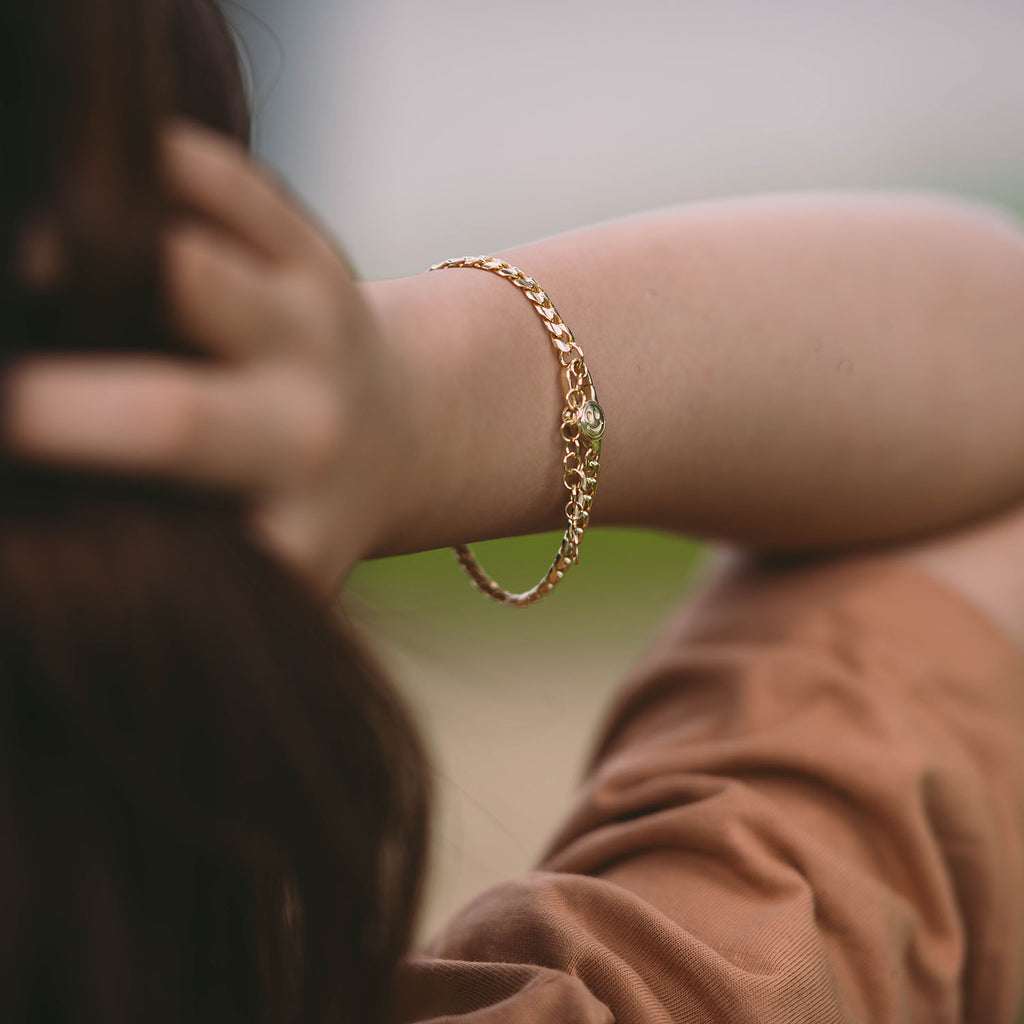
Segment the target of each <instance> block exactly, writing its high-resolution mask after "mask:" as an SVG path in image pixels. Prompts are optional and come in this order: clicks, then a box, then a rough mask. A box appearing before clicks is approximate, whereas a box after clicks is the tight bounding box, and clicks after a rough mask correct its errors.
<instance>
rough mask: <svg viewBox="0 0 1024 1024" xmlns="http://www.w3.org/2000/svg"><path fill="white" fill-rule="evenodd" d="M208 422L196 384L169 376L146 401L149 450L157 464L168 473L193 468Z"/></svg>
mask: <svg viewBox="0 0 1024 1024" xmlns="http://www.w3.org/2000/svg"><path fill="white" fill-rule="evenodd" d="M207 420H208V417H207V415H206V408H205V402H204V401H203V395H202V392H201V390H200V389H199V387H198V386H197V384H196V383H195V382H193V381H190V380H188V379H187V378H185V377H183V376H179V375H171V374H168V375H166V376H165V377H164V378H163V379H162V380H161V381H160V382H159V384H156V385H154V386H153V388H152V389H151V392H150V394H149V395H148V396H147V400H146V418H145V430H146V432H147V433H148V438H147V442H148V443H147V444H146V447H147V448H148V449H149V450H150V452H151V453H152V457H153V459H154V461H155V462H156V463H157V464H158V465H159V466H161V467H163V468H166V469H169V470H180V469H183V468H188V467H190V466H191V465H192V464H193V463H194V462H195V460H196V457H197V454H198V452H199V451H200V445H201V442H202V438H203V436H204V434H205V432H206V428H207V425H208V424H207ZM139 429H142V428H141V427H140V428H139Z"/></svg>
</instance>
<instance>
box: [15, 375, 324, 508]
mask: <svg viewBox="0 0 1024 1024" xmlns="http://www.w3.org/2000/svg"><path fill="white" fill-rule="evenodd" d="M4 384H5V398H6V402H5V411H6V415H5V419H4V423H3V424H0V431H2V437H3V440H4V442H5V444H6V445H7V446H9V448H10V449H11V451H12V452H14V453H15V454H16V455H19V456H21V457H23V458H26V459H29V460H31V461H38V462H44V463H50V464H59V465H67V466H73V467H76V468H80V469H87V470H102V471H110V472H115V473H119V472H125V473H131V474H141V475H145V476H153V477H159V478H169V479H174V480H179V481H182V482H188V483H195V484H200V485H212V486H215V487H221V488H230V489H235V490H243V491H259V490H265V489H273V488H283V487H286V486H289V485H290V484H291V483H292V481H294V480H295V479H296V478H298V477H300V476H301V475H302V474H303V473H309V472H310V471H311V468H316V469H318V470H319V469H320V468H321V467H322V465H323V464H324V462H325V459H326V456H325V452H327V451H329V450H333V449H332V448H331V446H332V445H333V443H334V438H333V436H332V434H331V432H332V431H333V430H334V429H335V428H334V424H333V421H332V413H331V410H330V409H329V408H328V407H327V406H326V405H325V404H324V402H323V401H322V400H321V399H320V398H319V397H318V396H314V397H313V399H312V400H311V398H310V396H309V395H308V394H307V393H306V392H305V391H304V390H303V388H302V387H301V382H299V381H298V380H288V379H285V380H278V379H276V378H275V374H274V373H261V374H248V375H246V374H243V373H242V372H240V371H238V370H235V371H224V370H217V369H209V368H205V367H204V368H191V367H184V366H182V365H181V364H180V363H178V362H176V361H174V360H164V359H159V358H157V357H152V358H135V359H124V358H121V359H118V358H99V357H97V358H93V359H76V358H68V357H59V358H58V357H52V358H46V359H42V358H37V359H34V360H31V361H27V362H24V363H21V364H19V365H17V366H15V367H12V368H11V369H10V370H9V371H8V375H7V377H6V379H5V381H4Z"/></svg>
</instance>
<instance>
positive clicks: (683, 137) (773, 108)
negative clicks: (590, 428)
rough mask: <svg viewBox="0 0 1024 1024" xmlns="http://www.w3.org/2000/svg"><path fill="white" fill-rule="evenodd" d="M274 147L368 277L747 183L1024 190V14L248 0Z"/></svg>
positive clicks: (1013, 6) (770, 0)
mask: <svg viewBox="0 0 1024 1024" xmlns="http://www.w3.org/2000/svg"><path fill="white" fill-rule="evenodd" d="M241 5H242V8H244V9H247V10H248V11H250V12H252V14H254V15H257V16H258V17H259V18H261V19H262V20H263V21H264V22H265V23H266V25H267V26H268V27H269V29H270V31H272V33H273V35H274V36H276V38H277V40H278V43H277V44H275V43H274V42H273V41H272V40H271V39H270V37H269V35H268V33H267V31H266V30H262V29H260V28H259V26H258V24H257V23H256V21H255V19H254V18H252V17H247V16H246V15H245V13H243V10H242V9H241V8H235V7H233V8H232V9H233V10H234V12H235V13H234V15H233V16H234V20H235V22H236V24H237V25H238V26H239V28H240V29H241V30H242V32H243V34H244V36H245V39H246V42H247V44H248V46H249V47H250V49H251V50H252V53H253V57H254V65H255V70H256V76H255V77H256V91H257V97H258V105H259V107H260V122H259V136H258V144H259V148H260V150H261V152H262V153H263V154H264V155H265V157H266V158H267V159H268V160H270V161H271V162H272V163H274V164H275V165H276V166H277V167H278V168H280V170H281V171H282V172H283V173H284V174H285V175H286V176H287V177H288V178H289V179H290V180H291V181H292V183H293V184H294V185H295V186H296V187H297V188H298V190H299V191H300V193H301V194H302V195H304V196H305V197H306V199H307V200H308V201H309V202H310V203H311V204H312V206H313V207H314V208H315V209H316V210H317V211H318V212H319V213H320V215H321V216H322V217H323V218H324V219H325V220H326V221H327V222H328V223H329V224H330V226H331V227H332V228H333V229H335V231H336V232H337V233H338V234H339V236H340V237H341V239H342V241H343V243H344V245H345V246H346V248H347V249H348V251H349V252H350V253H351V255H352V256H353V258H354V259H355V261H356V263H357V265H358V266H359V267H360V269H361V271H362V272H363V273H365V274H366V275H368V276H385V275H394V274H400V273H412V272H415V271H418V270H420V269H422V268H425V267H426V266H429V265H430V264H431V263H434V262H436V261H437V260H439V259H442V258H444V257H446V256H449V255H461V254H463V253H469V252H471V251H472V252H474V253H475V252H477V251H487V250H494V249H500V248H504V247H507V246H510V245H513V244H516V243H519V242H525V241H529V240H532V239H534V238H538V237H543V236H545V235H548V234H552V233H555V232H558V231H562V230H564V229H567V228H572V227H576V226H579V225H582V224H586V223H589V222H592V221H595V220H599V219H604V218H607V217H611V216H617V215H620V214H624V213H629V212H632V211H636V210H640V209H646V208H650V207H655V206H660V205H667V204H672V203H677V202H681V201H686V200H692V199H696V198H706V197H712V196H721V195H726V194H734V193H738V192H748V191H761V190H775V189H790V188H807V187H837V186H838V187H845V186H867V187H876V186H887V185H898V186H907V185H910V186H923V187H932V188H941V189H946V190H951V191H956V192H964V193H970V194H975V195H980V196H983V197H989V198H994V199H1002V200H1005V201H1010V202H1016V201H1017V200H1018V198H1019V197H1020V196H1021V195H1022V194H1024V4H1021V3H1020V2H1018V0H675V2H673V0H630V2H629V3H626V2H609V0H546V2H545V0H516V2H515V3H497V2H482V0H362V2H345V0H241Z"/></svg>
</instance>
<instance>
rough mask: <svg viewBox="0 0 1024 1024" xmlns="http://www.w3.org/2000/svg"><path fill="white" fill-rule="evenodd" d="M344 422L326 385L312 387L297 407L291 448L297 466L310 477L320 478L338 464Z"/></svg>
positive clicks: (295, 408) (293, 422) (302, 473)
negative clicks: (324, 386)
mask: <svg viewBox="0 0 1024 1024" xmlns="http://www.w3.org/2000/svg"><path fill="white" fill-rule="evenodd" d="M342 431H343V424H342V417H341V412H340V406H339V403H338V402H337V400H336V398H335V396H334V395H333V394H332V393H331V391H330V390H329V389H327V388H323V387H318V388H316V389H310V390H309V392H308V393H307V394H306V395H305V396H304V398H303V400H302V402H297V403H296V404H295V406H294V416H293V419H292V448H293V451H294V452H295V456H296V469H297V470H298V471H299V473H300V474H301V475H302V476H303V477H304V478H306V479H308V480H319V479H322V478H324V477H325V476H327V475H329V474H330V473H331V472H332V470H333V469H334V468H335V467H336V465H337V462H338V458H339V448H340V442H341V438H342Z"/></svg>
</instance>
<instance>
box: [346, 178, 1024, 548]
mask: <svg viewBox="0 0 1024 1024" xmlns="http://www.w3.org/2000/svg"><path fill="white" fill-rule="evenodd" d="M449 255H465V254H463V253H443V254H438V258H439V259H440V258H443V257H444V256H449ZM496 255H500V256H502V258H504V259H507V260H508V261H509V262H511V263H513V264H515V265H516V266H518V267H520V268H522V269H523V270H524V271H525V272H526V273H528V274H530V275H532V276H533V277H534V278H536V279H537V280H538V281H539V282H540V284H541V286H542V287H543V288H544V289H545V290H546V291H547V293H548V295H549V296H550V297H551V300H552V301H553V302H554V304H555V306H556V307H557V308H558V310H559V312H560V313H561V315H562V317H563V319H564V320H565V321H566V323H567V324H568V325H569V326H570V327H571V328H572V330H573V332H574V334H575V335H576V338H577V340H578V341H579V343H580V345H581V346H582V348H583V351H584V353H585V354H586V358H587V362H588V365H589V367H590V369H591V371H592V373H593V375H594V380H595V382H596V384H597V388H598V394H599V397H600V400H601V403H602V405H603V406H604V409H605V413H606V416H607V421H608V428H607V432H606V434H605V437H604V440H603V445H602V462H601V466H602V468H601V481H600V486H599V489H598V494H597V497H596V499H595V502H594V515H593V522H594V523H595V524H598V525H600V524H621V525H637V526H650V527H660V528H666V529H671V530H676V531H681V532H685V533H690V534H694V535H698V536H707V537H716V538H723V539H730V540H733V541H736V542H739V543H741V544H745V545H749V546H755V547H763V548H789V549H800V548H820V547H834V546H846V545H854V544H857V543H859V542H870V541H882V540H893V539H896V538H899V537H902V536H907V535H911V534H915V533H921V532H925V531H928V530H933V529H940V528H943V527H945V526H949V525H952V524H954V523H956V522H959V521H962V520H965V519H969V518H971V517H973V516H976V515H979V514H981V513H984V512H986V511H991V510H994V509H996V508H998V507H999V506H1000V505H1003V504H1006V503H1008V502H1010V501H1013V500H1014V499H1017V498H1021V497H1024V400H1022V390H1024V234H1022V232H1021V230H1020V229H1019V227H1018V226H1016V224H1015V223H1013V222H1012V221H1011V220H1009V218H1006V217H1004V216H1003V215H1001V214H999V213H995V212H993V211H990V210H989V209H987V208H985V207H979V206H974V205H971V204H966V203H962V202H959V201H956V200H952V199H945V198H942V197H935V196H930V195H922V194H913V193H895V194H893V193H878V194H844V193H818V194H809V195H772V196H764V197H754V198H750V199H741V200H730V201H720V202H713V203H704V204H697V205H691V206H687V207H683V208H680V209H677V210H672V211H663V212H658V213H656V214H650V215H647V216H644V217H640V218H633V219H629V220H622V221H616V222H612V223H609V224H605V225H600V226H597V227H594V228H589V229H586V230H583V231H578V232H575V233H572V234H568V235H564V236H559V237H556V238H552V239H549V240H546V241H542V242H538V243H535V244H533V245H528V246H524V247H522V248H517V249H514V250H510V251H506V252H502V253H498V254H496ZM363 287H364V289H365V293H366V294H367V296H368V297H369V299H370V301H371V304H372V305H373V306H374V307H375V308H376V309H377V311H378V312H379V313H380V315H381V318H382V319H383V321H384V323H385V326H386V328H387V330H388V331H389V332H390V334H391V337H392V339H393V340H394V343H395V345H396V352H395V356H396V358H398V359H400V360H402V361H403V364H404V366H405V367H406V368H408V369H409V370H411V371H412V375H413V377H414V379H415V381H416V385H415V390H414V394H413V396H412V398H411V399H410V400H411V401H412V403H413V408H414V409H415V411H416V421H417V422H418V423H419V429H418V430H417V432H416V435H415V436H414V437H412V438H410V445H409V459H408V464H407V473H408V476H407V480H406V482H405V486H404V488H403V498H402V499H401V500H400V502H399V503H398V505H396V507H395V509H394V515H393V516H392V517H390V518H389V519H388V520H387V522H386V524H385V525H384V528H383V530H382V539H381V540H380V542H379V544H378V550H377V551H376V552H375V553H382V554H383V553H398V552H401V551H409V550H420V549H425V548H430V547H436V546H441V545H445V544H450V543H455V542H468V541H471V540H476V539H482V538H485V537H494V536H505V535H514V534H520V533H527V532H532V531H536V530H542V529H551V528H557V527H558V526H559V525H560V523H561V522H562V511H561V510H562V506H563V505H564V503H565V495H564V492H563V489H562V486H561V466H560V448H559V440H558V434H557V423H558V417H559V413H560V410H561V405H562V398H561V390H560V386H559V383H558V374H557V362H556V360H555V357H554V354H553V350H552V348H551V345H550V343H549V341H548V335H547V333H546V332H545V331H544V329H543V327H542V326H541V325H540V323H539V321H538V319H537V317H536V314H535V313H534V311H533V309H532V308H531V307H530V305H529V303H528V302H527V301H526V300H525V299H524V298H523V297H522V295H521V294H520V293H519V292H518V290H517V289H515V288H513V287H512V286H511V285H509V284H508V283H507V282H505V281H502V280H500V279H498V278H496V277H494V276H493V275H491V274H487V273H484V272H482V271H478V270H471V269H458V270H446V271H440V272H436V273H432V274H428V275H418V276H415V277H410V278H403V279H398V280H394V281H381V282H371V283H369V284H366V285H364V286H363Z"/></svg>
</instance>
